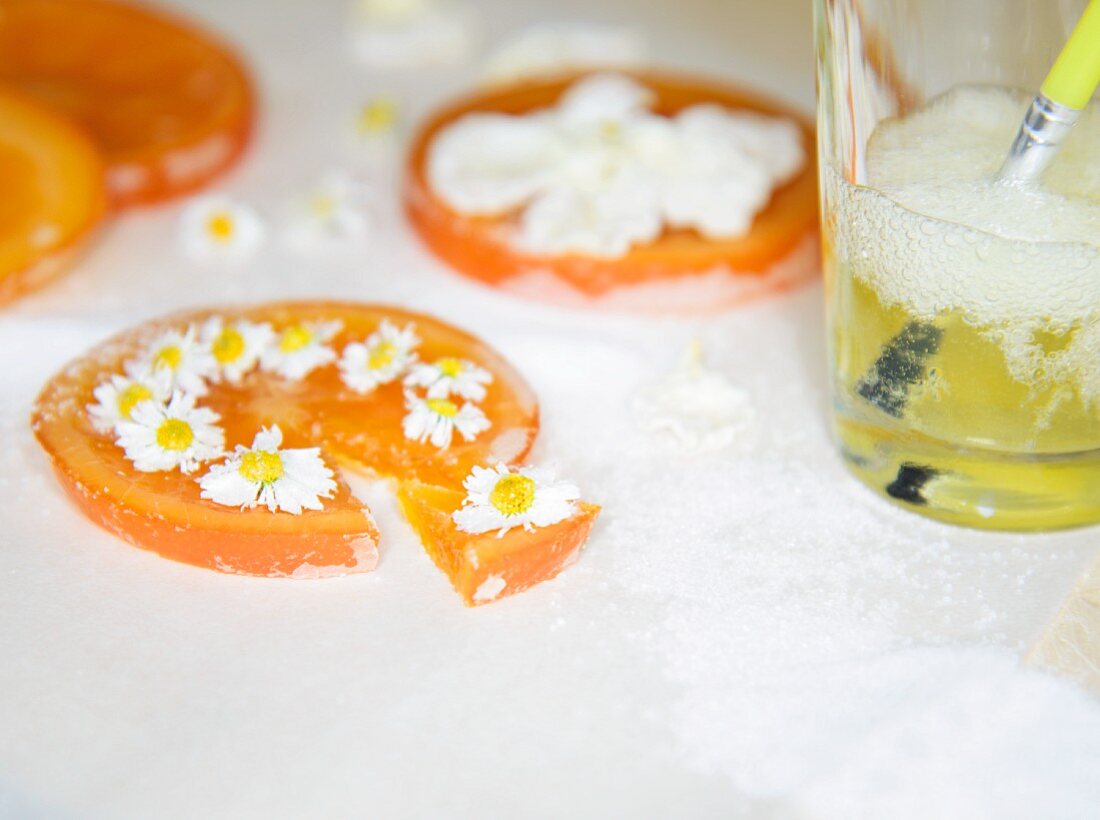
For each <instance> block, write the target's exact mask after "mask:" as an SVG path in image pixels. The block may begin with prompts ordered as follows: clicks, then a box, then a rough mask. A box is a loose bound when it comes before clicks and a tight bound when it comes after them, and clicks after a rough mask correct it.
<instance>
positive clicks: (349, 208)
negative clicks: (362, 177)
mask: <svg viewBox="0 0 1100 820" xmlns="http://www.w3.org/2000/svg"><path fill="white" fill-rule="evenodd" d="M365 196H366V193H365V190H364V187H363V186H362V185H361V184H360V183H358V182H357V181H356V180H355V179H354V178H353V177H352V176H350V175H349V174H346V173H336V172H334V173H331V174H328V175H327V176H325V177H324V178H322V179H321V180H320V182H318V183H317V185H315V186H314V187H313V188H312V189H311V190H309V191H307V192H306V193H305V194H304V195H303V196H301V197H300V198H299V199H298V200H297V201H295V202H294V203H292V205H291V207H290V215H289V217H288V225H287V229H286V242H287V245H288V246H289V247H291V248H292V249H294V250H296V251H301V252H313V251H324V250H330V249H332V248H337V247H340V246H343V245H346V244H348V243H351V242H355V241H356V240H359V239H362V237H363V236H364V235H366V233H367V225H368V223H367V216H366V212H365V211H364V209H363V200H364V198H365Z"/></svg>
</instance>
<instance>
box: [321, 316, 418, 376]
mask: <svg viewBox="0 0 1100 820" xmlns="http://www.w3.org/2000/svg"><path fill="white" fill-rule="evenodd" d="M419 345H420V339H419V338H418V337H417V335H416V332H415V329H414V326H413V324H412V323H411V322H410V323H409V324H408V325H406V326H405V327H404V328H401V329H399V328H398V327H397V326H396V325H394V324H393V323H392V322H390V321H389V320H388V319H383V320H382V323H381V324H380V325H379V326H378V330H376V331H375V332H374V333H372V334H371V335H370V337H368V339H367V341H366V342H352V343H350V344H348V345H347V346H346V347H345V348H344V352H343V354H342V355H341V356H340V363H339V366H340V377H341V378H342V379H343V380H344V384H346V385H347V386H348V387H350V388H351V389H352V390H355V391H356V392H357V393H370V392H371V391H372V390H374V389H375V388H377V387H378V386H379V385H383V384H389V383H390V382H392V381H396V380H397V379H398V378H400V377H401V376H402V375H404V374H405V372H406V371H407V370H408V369H409V367H410V366H411V365H412V364H413V362H415V361H416V353H415V350H416V348H417V347H418V346H419Z"/></svg>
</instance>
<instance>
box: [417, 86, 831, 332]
mask: <svg viewBox="0 0 1100 820" xmlns="http://www.w3.org/2000/svg"><path fill="white" fill-rule="evenodd" d="M616 76H619V77H622V78H625V81H626V82H630V83H633V84H635V85H636V86H639V87H641V88H643V89H644V90H645V92H646V93H647V94H648V100H647V102H646V103H645V105H646V112H645V113H647V114H652V115H655V116H654V117H650V118H649V120H648V121H647V122H644V123H643V124H642V127H641V128H638V129H637V131H638V133H637V135H636V137H637V138H636V141H635V142H631V140H634V137H632V136H631V135H630V133H629V132H628V129H630V128H632V127H634V119H636V115H637V113H638V112H637V111H628V110H625V106H623V110H622V111H620V112H619V113H621V114H622V115H623V116H622V117H617V115H616V113H615V111H616V109H617V108H618V107H619V106H620V102H619V101H617V100H613V99H611V98H610V96H608V95H603V96H604V97H605V99H601V93H600V92H597V93H595V94H591V95H589V100H587V101H585V102H584V103H583V104H582V105H581V106H579V108H578V110H579V117H580V118H581V119H582V120H583V118H585V117H587V118H588V122H589V124H594V125H595V126H596V127H595V128H592V129H590V132H589V133H581V134H580V136H579V137H578V136H577V133H576V129H575V128H574V126H575V125H576V118H574V120H572V121H571V120H570V119H569V117H571V116H572V113H571V112H570V111H568V110H564V111H563V109H564V108H565V107H567V106H568V105H569V102H568V101H569V99H570V97H569V95H570V94H572V93H574V92H575V91H576V89H577V88H578V87H579V86H580V85H581V84H583V83H585V82H587V81H588V80H590V79H591V75H584V74H579V75H578V74H570V75H568V76H562V77H557V78H549V79H547V78H544V79H537V80H528V81H524V82H520V83H517V84H514V85H510V86H507V87H503V88H500V87H497V88H493V89H490V90H483V91H479V92H477V93H475V94H473V95H471V96H469V97H467V98H465V99H461V100H459V101H457V102H455V103H454V104H452V105H449V106H447V107H445V108H444V109H442V110H441V111H439V112H438V113H437V114H435V115H434V116H433V117H431V119H429V120H428V121H427V122H426V123H425V124H424V125H423V127H422V128H421V129H420V131H419V133H418V135H417V137H416V138H415V140H414V142H413V145H412V149H411V152H410V154H409V158H408V163H407V168H406V180H405V191H404V199H405V209H406V212H407V214H408V217H409V219H410V221H411V223H412V225H413V227H414V229H415V230H416V232H417V233H418V234H419V235H420V237H421V239H422V240H423V241H424V243H425V244H426V245H427V246H428V248H429V249H430V250H431V251H432V252H433V253H434V254H435V255H436V256H437V257H439V258H440V259H441V260H443V261H444V262H446V263H447V264H449V265H450V266H451V267H452V268H454V269H455V270H457V271H458V272H459V273H462V274H464V275H466V276H468V277H471V278H473V279H476V280H479V281H481V282H482V283H485V284H489V285H492V286H494V287H499V288H502V289H504V290H508V291H510V292H513V293H517V294H520V295H524V296H529V297H532V298H538V299H541V300H546V301H558V302H564V303H566V304H571V305H577V306H597V307H598V306H608V307H621V308H627V309H633V310H641V311H656V312H661V311H687V312H691V311H710V310H716V309H721V308H723V307H728V306H730V305H733V304H737V303H740V302H744V301H746V300H748V299H752V298H756V297H758V296H761V295H764V294H769V293H775V292H778V291H783V290H787V289H790V288H792V287H795V286H797V285H799V284H801V283H803V282H806V281H808V280H810V279H812V278H813V277H815V276H816V275H817V270H818V246H817V193H816V190H817V189H816V185H817V183H816V167H815V161H814V150H813V146H814V132H813V128H812V126H811V125H810V123H809V121H808V120H807V118H805V117H803V116H802V115H800V114H799V113H797V112H795V111H793V110H792V109H790V108H788V107H786V106H784V105H782V104H780V103H777V102H775V101H772V100H769V99H766V98H764V97H762V96H760V95H758V94H756V93H753V92H749V91H744V90H741V89H738V88H735V87H731V86H727V85H725V84H721V83H716V82H712V81H708V80H701V79H698V78H690V77H683V76H677V75H675V74H668V73H663V72H661V73H654V72H631V73H628V74H621V75H616ZM612 96H613V95H612ZM563 101H565V104H564V105H563ZM605 103H607V104H605ZM548 112H549V113H548ZM687 112H690V114H689V113H687ZM725 115H730V116H731V117H732V118H734V119H736V120H737V121H736V122H735V123H734V124H733V125H730V126H728V125H727V123H725V122H723V121H722V120H723V116H725ZM551 117H558V118H559V119H558V121H557V125H554V124H553V121H552V120H551ZM563 118H564V119H563ZM603 120H606V121H603ZM655 120H663V123H662V122H659V121H658V122H654V121H655ZM563 122H564V125H563V124H562V123H563ZM601 122H602V124H601ZM668 123H673V128H678V129H680V131H681V132H684V133H687V137H686V139H685V140H683V141H682V144H683V145H684V146H685V147H684V148H683V149H682V150H680V154H679V155H678V156H677V157H676V158H675V159H672V160H670V161H669V162H667V163H665V165H664V167H657V168H655V167H654V166H655V164H657V165H659V164H660V163H659V162H658V163H655V162H654V158H655V157H659V156H662V152H664V151H665V150H666V148H665V146H663V145H662V143H661V140H662V139H665V138H664V137H663V136H662V133H661V132H662V128H664V130H668V128H667V125H668ZM763 123H771V125H769V126H767V127H768V128H771V131H770V132H769V131H768V130H766V129H760V130H759V133H756V134H748V135H747V137H745V145H747V150H746V151H743V152H742V155H743V156H746V157H749V158H750V160H752V161H755V160H759V161H760V165H759V166H758V167H757V168H755V169H754V168H751V167H750V168H748V170H747V171H746V173H745V174H743V175H741V176H740V177H738V176H736V175H734V176H732V177H731V176H728V175H727V176H723V174H724V173H725V172H724V171H723V170H722V169H723V167H724V168H726V169H727V170H728V169H729V168H730V167H731V164H730V163H728V162H727V163H726V165H725V166H722V165H721V163H720V162H719V163H718V164H716V165H715V168H716V169H717V170H715V171H713V172H712V170H711V169H710V168H708V167H707V165H706V163H707V161H708V159H707V157H705V156H703V155H704V154H707V153H708V152H711V153H712V154H713V157H714V158H717V157H719V152H720V151H721V150H722V144H723V142H727V143H728V142H729V141H730V140H733V141H737V140H739V139H741V138H742V137H743V136H745V134H744V133H742V132H746V129H748V130H751V129H753V128H756V126H757V125H760V124H763ZM524 124H526V125H528V126H530V127H521V126H524ZM540 128H550V129H553V128H557V130H558V133H563V132H568V133H570V139H571V140H572V141H571V142H570V141H566V142H562V141H561V140H558V142H557V143H554V141H553V140H545V139H541V138H540V136H539V134H538V130H539V129H540ZM570 129H573V131H572V132H570ZM463 134H465V136H466V139H465V141H464V142H463V139H462V136H463ZM792 136H793V140H792ZM444 141H446V142H444ZM628 143H629V144H630V145H632V146H633V148H632V149H631V150H634V151H635V153H636V154H637V155H639V156H641V155H645V156H644V158H643V159H644V163H648V165H647V167H644V168H626V169H625V171H624V168H623V164H624V163H623V162H622V161H621V155H622V153H623V152H621V151H619V149H618V147H617V146H619V145H625V144H628ZM780 143H783V144H784V146H785V147H784V148H783V149H782V151H781V146H780ZM452 144H453V145H460V144H461V145H463V146H464V150H465V147H468V149H469V150H468V153H469V156H468V157H464V158H457V157H447V158H441V157H442V152H443V150H444V148H443V146H444V145H446V146H447V147H448V148H450V146H451V145H452ZM792 146H793V149H794V150H795V151H797V150H798V149H799V148H800V150H801V156H800V157H797V158H796V160H795V162H794V163H791V162H788V161H787V159H786V158H784V157H783V156H780V154H782V153H783V152H784V151H785V152H786V153H787V154H790V153H791V148H792ZM699 148H701V149H702V150H697V149H699ZM712 149H715V150H714V151H712ZM457 150H458V149H457V148H456V149H455V151H456V152H457ZM616 152H618V153H619V154H620V159H616V157H615V155H616ZM754 158H755V159H754ZM437 160H438V162H437ZM463 161H465V162H466V165H465V167H459V166H461V165H462V162H463ZM540 163H547V164H545V165H541V166H540ZM769 163H771V164H775V163H778V166H783V168H782V170H781V171H780V172H778V173H776V174H773V175H772V176H773V179H772V182H773V186H772V187H771V188H767V189H766V190H764V191H760V190H757V189H754V188H753V187H752V184H753V180H755V179H756V178H757V177H758V176H759V175H760V173H761V171H760V168H763V169H765V172H767V169H768V167H769ZM687 165H691V166H692V168H691V171H690V173H691V177H690V178H688V179H686V180H684V179H680V180H677V179H675V178H674V175H675V174H676V173H679V171H677V168H679V167H681V166H684V167H686V166H687ZM490 166H491V167H490ZM778 166H777V167H778ZM456 167H457V170H456ZM479 167H482V168H484V169H485V174H484V176H483V177H482V178H480V179H471V178H470V174H471V172H472V171H477V170H478V168H479ZM440 168H443V169H444V171H447V172H450V173H451V177H452V178H453V179H459V180H460V181H462V182H463V183H469V185H468V187H467V189H465V190H462V191H457V195H455V194H454V193H452V192H445V191H444V190H443V189H442V188H441V187H440V184H439V183H440V180H441V179H443V177H442V176H440V175H437V169H440ZM440 173H442V172H440ZM463 174H465V177H463V176H462V175H463ZM601 175H602V176H603V177H604V178H613V179H615V180H616V184H615V185H612V186H608V188H607V190H606V191H602V192H601V193H599V194H598V195H596V196H593V195H592V194H591V191H592V190H593V189H594V188H596V189H599V188H600V186H601V185H602V184H603V181H601V179H600V177H601ZM662 175H667V179H669V180H672V183H671V184H670V185H666V181H667V180H666V181H662V182H660V183H659V186H664V187H663V188H662V190H660V191H656V190H650V189H649V188H647V185H648V183H646V182H645V181H646V180H650V181H652V180H656V179H658V178H660V179H662V180H664V179H665V177H663V176H662ZM765 175H766V173H765ZM639 180H642V183H643V184H641V185H640V186H639V184H638V181H639ZM715 180H718V181H719V182H721V183H722V184H724V185H726V186H727V188H726V189H725V191H723V189H722V188H721V187H718V186H717V185H710V187H709V189H708V190H707V191H706V192H705V193H704V194H703V195H697V193H698V191H697V190H696V189H699V188H700V186H707V185H708V184H709V183H711V182H714V181H715ZM620 183H621V184H620ZM692 185H694V186H695V189H693V188H692ZM571 186H573V187H575V188H576V190H572V189H571ZM650 187H654V186H650ZM761 196H763V199H761V198H760V197H761ZM739 197H743V198H744V199H745V201H746V202H748V203H753V204H752V208H755V210H754V211H753V210H752V209H751V208H750V213H749V215H748V217H747V218H748V222H747V223H746V222H745V219H744V215H742V218H740V220H739V219H738V218H737V215H734V217H733V218H732V219H731V218H726V217H725V216H722V215H720V214H718V211H720V210H722V209H724V208H726V206H727V205H728V203H730V202H733V201H734V200H736V199H738V198H739ZM651 198H652V200H653V202H654V203H656V204H653V205H649V204H647V203H648V202H649V200H650V199H651ZM460 200H461V202H460ZM536 201H537V202H536ZM463 203H466V204H463ZM532 203H536V204H532ZM708 203H712V205H713V210H714V213H713V214H711V215H708V214H707V213H706V210H707V208H708V207H710V206H708ZM700 211H702V213H699V212H700ZM586 213H591V214H596V215H599V214H600V213H608V214H611V215H612V219H613V220H618V222H617V223H616V222H614V221H613V222H612V223H611V224H604V225H595V226H594V227H593V230H594V231H596V234H595V235H593V236H589V237H581V236H580V234H579V230H581V229H585V226H584V222H585V220H586V219H588V217H586V216H585V214H586ZM536 217H537V219H536ZM601 232H602V236H601V235H600V233H601ZM624 236H625V237H626V238H628V239H629V240H630V242H629V243H625V244H629V247H628V248H623V247H618V246H621V245H623V244H624ZM578 237H579V238H578ZM601 244H602V247H601ZM555 247H556V250H552V251H548V250H547V248H555Z"/></svg>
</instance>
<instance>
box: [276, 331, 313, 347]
mask: <svg viewBox="0 0 1100 820" xmlns="http://www.w3.org/2000/svg"><path fill="white" fill-rule="evenodd" d="M312 341H313V334H312V333H310V332H309V328H307V327H303V326H302V325H291V326H290V327H288V328H287V329H286V330H284V331H283V338H282V339H280V340H279V350H281V351H282V352H283V353H294V352H296V351H299V350H301V349H302V348H303V347H305V346H306V345H308V344H309V343H310V342H312Z"/></svg>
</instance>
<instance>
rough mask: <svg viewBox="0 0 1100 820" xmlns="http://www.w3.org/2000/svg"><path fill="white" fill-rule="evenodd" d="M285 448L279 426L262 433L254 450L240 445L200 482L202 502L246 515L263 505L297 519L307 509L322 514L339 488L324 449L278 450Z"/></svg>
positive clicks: (255, 441)
mask: <svg viewBox="0 0 1100 820" xmlns="http://www.w3.org/2000/svg"><path fill="white" fill-rule="evenodd" d="M282 443H283V433H282V431H281V430H280V429H279V427H278V425H275V426H274V427H271V428H270V429H267V428H264V429H262V430H261V431H260V432H258V433H257V434H256V438H255V439H253V441H252V446H251V447H243V446H241V445H240V444H238V445H237V449H236V452H234V453H233V454H232V455H230V456H229V457H228V458H227V459H226V460H225V462H224V463H222V464H215V465H214V466H213V467H211V468H210V469H209V470H208V471H207V473H206V475H204V476H203V477H202V478H200V479H199V486H200V487H202V497H203V498H208V499H210V500H211V501H213V502H214V503H216V504H224V505H226V506H227V507H239V508H241V509H242V510H243V509H252V508H253V507H257V506H260V505H263V506H265V507H267V508H268V510H270V511H271V512H275V511H277V510H286V511H287V512H289V513H292V514H293V515H298V514H299V513H301V512H302V510H303V509H305V510H320V509H323V508H324V505H323V504H322V503H321V499H322V498H332V495H333V493H335V492H336V482H335V481H334V480H333V474H332V470H330V469H329V468H328V467H327V466H325V462H324V461H323V460H322V459H321V450H320V448H318V447H309V448H305V449H296V450H280V449H279V447H280V445H281V444H282Z"/></svg>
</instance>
